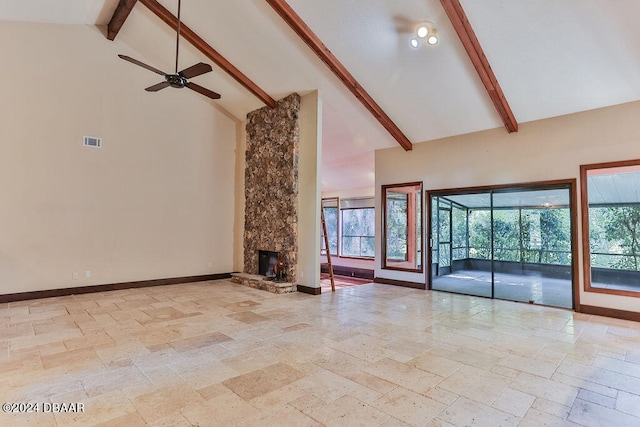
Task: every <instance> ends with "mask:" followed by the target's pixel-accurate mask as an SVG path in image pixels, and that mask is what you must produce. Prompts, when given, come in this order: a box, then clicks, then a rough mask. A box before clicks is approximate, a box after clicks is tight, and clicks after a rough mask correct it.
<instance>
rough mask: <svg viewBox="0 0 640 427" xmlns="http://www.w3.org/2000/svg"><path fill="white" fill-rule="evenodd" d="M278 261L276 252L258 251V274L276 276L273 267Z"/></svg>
mask: <svg viewBox="0 0 640 427" xmlns="http://www.w3.org/2000/svg"><path fill="white" fill-rule="evenodd" d="M277 262H278V252H271V251H258V274H261V275H263V276H267V277H269V278H274V277H276V274H275V273H274V272H273V267H274V266H275V265H276V263H277Z"/></svg>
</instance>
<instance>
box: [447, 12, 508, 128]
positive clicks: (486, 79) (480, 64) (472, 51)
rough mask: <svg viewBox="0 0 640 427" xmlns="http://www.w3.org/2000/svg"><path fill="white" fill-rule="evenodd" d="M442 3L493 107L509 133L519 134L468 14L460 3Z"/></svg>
mask: <svg viewBox="0 0 640 427" xmlns="http://www.w3.org/2000/svg"><path fill="white" fill-rule="evenodd" d="M440 3H441V4H442V7H443V8H444V10H445V12H446V13H447V16H448V17H449V20H450V21H451V24H452V25H453V28H454V29H455V30H456V33H457V34H458V37H459V38H460V41H461V42H462V45H463V46H464V48H465V50H466V51H467V54H468V55H469V59H471V63H472V64H473V66H474V67H475V69H476V71H477V72H478V76H480V80H482V84H483V85H484V87H485V89H486V90H487V92H488V93H489V98H491V101H492V102H493V105H494V106H495V108H496V110H497V111H498V114H499V115H500V118H501V119H502V122H503V123H504V126H505V127H506V128H507V131H509V132H517V131H518V122H517V121H516V118H515V116H514V115H513V112H512V111H511V107H509V103H508V102H507V99H506V98H505V96H504V93H503V92H502V89H501V88H500V84H499V83H498V79H497V78H496V76H495V74H493V70H492V69H491V66H490V65H489V61H488V60H487V57H486V56H485V54H484V51H483V50H482V46H480V42H479V41H478V38H477V37H476V34H475V32H474V31H473V28H472V27H471V23H470V22H469V19H468V18H467V14H466V13H464V9H462V5H461V4H460V1H459V0H440Z"/></svg>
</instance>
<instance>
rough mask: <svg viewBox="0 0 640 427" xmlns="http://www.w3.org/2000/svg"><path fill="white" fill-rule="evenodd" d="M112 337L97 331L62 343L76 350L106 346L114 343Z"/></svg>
mask: <svg viewBox="0 0 640 427" xmlns="http://www.w3.org/2000/svg"><path fill="white" fill-rule="evenodd" d="M114 344H115V343H114V342H113V339H111V337H110V336H109V335H108V334H106V333H105V332H98V333H93V334H89V335H84V336H82V337H78V338H72V339H68V340H65V341H64V345H65V346H66V347H67V348H68V349H69V350H77V349H81V348H87V347H99V346H102V347H108V346H110V345H114Z"/></svg>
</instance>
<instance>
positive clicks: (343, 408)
mask: <svg viewBox="0 0 640 427" xmlns="http://www.w3.org/2000/svg"><path fill="white" fill-rule="evenodd" d="M311 416H312V417H313V418H314V419H316V420H318V421H320V422H321V423H322V425H326V426H336V427H339V426H363V427H368V426H375V425H379V424H381V423H383V422H384V421H386V420H387V419H389V418H390V417H389V415H388V414H385V413H384V412H382V411H380V410H378V409H376V408H373V407H371V406H369V405H367V404H365V403H363V402H361V401H360V400H358V399H356V398H354V397H352V396H342V397H340V398H338V399H336V400H335V401H333V402H331V403H330V404H327V405H323V406H321V407H319V408H317V409H315V410H314V411H313V412H312V413H311Z"/></svg>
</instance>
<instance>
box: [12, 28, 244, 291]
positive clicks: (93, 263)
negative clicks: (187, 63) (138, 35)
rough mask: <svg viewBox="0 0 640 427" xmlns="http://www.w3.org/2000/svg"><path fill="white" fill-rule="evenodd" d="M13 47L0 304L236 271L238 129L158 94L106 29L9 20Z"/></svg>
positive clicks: (183, 100)
mask: <svg viewBox="0 0 640 427" xmlns="http://www.w3.org/2000/svg"><path fill="white" fill-rule="evenodd" d="M0 46H1V48H0V50H1V51H2V55H3V61H4V63H5V64H11V68H12V69H13V70H19V71H16V72H15V73H12V74H11V78H7V79H2V80H0V236H2V239H1V240H2V241H1V242H0V294H8V293H19V292H29V291H38V290H49V289H59V288H67V287H78V286H91V285H99V284H111V283H120V282H129V281H139V280H152V279H161V278H173V277H184V276H194V275H204V274H217V273H228V272H230V271H232V269H233V255H232V251H231V248H232V247H233V220H234V212H233V210H234V209H233V208H234V179H233V177H234V162H235V157H234V152H233V150H234V146H235V142H236V128H235V123H234V121H233V120H232V119H230V118H229V117H228V116H227V115H225V114H223V113H221V112H220V111H218V110H217V107H216V106H215V103H214V102H210V101H207V100H206V99H205V98H203V97H202V96H200V95H198V94H196V93H193V92H191V91H180V90H173V89H165V90H163V91H161V92H158V93H153V94H151V93H147V92H145V91H144V90H143V89H144V88H145V87H147V86H149V85H150V84H152V83H154V80H155V78H154V77H153V74H152V73H148V72H146V71H145V70H143V69H138V67H135V66H134V65H132V64H129V63H126V62H125V61H122V60H121V59H119V58H118V57H117V54H118V53H122V54H128V55H131V56H133V57H136V58H138V59H140V60H143V61H144V60H145V58H144V57H143V56H141V55H140V54H139V53H137V52H133V51H132V49H131V48H130V47H129V46H127V45H126V44H125V43H124V42H123V41H121V40H118V39H116V41H115V42H111V41H108V40H107V39H106V38H105V37H104V35H103V34H102V33H101V32H100V30H99V29H98V28H96V27H94V26H82V25H57V24H33V23H13V22H2V23H0ZM156 77H157V76H156ZM85 135H87V136H96V137H101V138H102V143H103V147H102V148H88V147H83V144H82V138H83V136H85ZM87 271H89V272H90V277H87V274H86V272H87ZM74 272H77V273H78V278H77V279H74V278H73V273H74Z"/></svg>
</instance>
